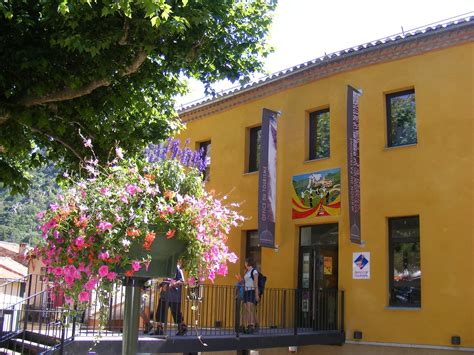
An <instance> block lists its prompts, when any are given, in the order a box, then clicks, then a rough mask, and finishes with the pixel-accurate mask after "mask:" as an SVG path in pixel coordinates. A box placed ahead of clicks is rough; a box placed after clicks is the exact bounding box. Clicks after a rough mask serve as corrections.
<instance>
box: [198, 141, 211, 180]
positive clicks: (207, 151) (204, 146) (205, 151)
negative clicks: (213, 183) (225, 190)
mask: <svg viewBox="0 0 474 355" xmlns="http://www.w3.org/2000/svg"><path fill="white" fill-rule="evenodd" d="M199 151H200V152H202V153H201V154H202V155H203V156H204V157H206V170H205V171H204V181H209V178H210V173H211V141H205V142H201V143H199Z"/></svg>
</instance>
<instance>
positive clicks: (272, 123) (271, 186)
mask: <svg viewBox="0 0 474 355" xmlns="http://www.w3.org/2000/svg"><path fill="white" fill-rule="evenodd" d="M277 117H278V113H277V112H274V111H271V110H268V109H263V115H262V133H261V134H262V136H261V140H260V169H259V180H258V237H259V244H260V246H262V247H268V248H274V247H275V218H276V156H277Z"/></svg>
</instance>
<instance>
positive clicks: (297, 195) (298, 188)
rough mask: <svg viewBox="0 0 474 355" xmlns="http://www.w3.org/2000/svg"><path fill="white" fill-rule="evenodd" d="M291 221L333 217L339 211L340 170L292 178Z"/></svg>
mask: <svg viewBox="0 0 474 355" xmlns="http://www.w3.org/2000/svg"><path fill="white" fill-rule="evenodd" d="M292 208H293V210H292V214H293V219H298V218H306V217H321V216H333V215H338V214H340V211H341V169H339V168H337V169H330V170H323V171H318V172H314V173H309V174H303V175H297V176H293V198H292Z"/></svg>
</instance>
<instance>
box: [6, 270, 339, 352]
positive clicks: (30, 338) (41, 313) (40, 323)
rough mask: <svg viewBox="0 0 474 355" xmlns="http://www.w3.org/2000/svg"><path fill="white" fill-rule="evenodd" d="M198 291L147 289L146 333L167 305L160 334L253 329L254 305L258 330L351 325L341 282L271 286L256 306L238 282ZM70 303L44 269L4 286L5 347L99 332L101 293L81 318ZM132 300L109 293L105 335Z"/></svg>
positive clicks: (47, 344) (37, 347) (45, 344)
mask: <svg viewBox="0 0 474 355" xmlns="http://www.w3.org/2000/svg"><path fill="white" fill-rule="evenodd" d="M195 296H197V297H189V289H187V288H186V287H185V286H183V288H182V292H181V297H180V300H181V302H176V303H172V302H170V301H166V300H165V298H166V297H164V296H163V294H161V295H160V289H159V288H158V287H157V286H156V285H152V286H151V287H148V288H144V289H142V304H141V310H140V312H141V317H140V324H139V327H140V331H141V332H143V333H144V331H145V330H147V329H145V326H146V324H148V320H151V323H152V324H153V325H154V330H155V333H156V329H157V328H158V324H159V323H158V321H159V320H160V319H159V318H160V314H159V313H160V309H161V318H163V319H161V321H162V327H163V328H162V333H161V332H160V334H155V335H158V336H160V335H162V336H176V335H178V336H196V335H197V336H199V335H200V336H203V337H204V338H203V339H205V337H206V336H232V337H235V336H236V337H240V336H247V332H246V331H245V330H246V329H245V327H244V323H245V317H248V316H249V313H248V312H255V313H254V317H255V331H254V332H252V334H258V335H263V336H265V335H275V334H291V335H298V334H307V333H312V332H327V331H343V330H344V291H340V290H337V289H321V290H317V291H316V292H315V293H313V292H312V291H311V290H308V289H303V290H301V289H280V288H267V289H265V292H264V294H263V295H262V297H261V300H260V302H259V303H258V305H257V306H256V307H254V308H252V309H250V308H249V307H248V306H247V305H245V304H244V303H243V300H242V299H241V295H240V293H239V292H238V289H237V288H236V287H234V286H220V285H201V286H200V287H199V292H198V295H195ZM160 298H161V300H160ZM160 303H161V306H160ZM63 306H64V297H63V295H62V294H61V292H60V291H59V290H55V289H54V288H52V287H51V285H50V284H49V283H48V282H46V281H45V280H44V279H43V278H42V277H41V276H39V275H29V276H28V277H26V278H24V279H20V280H16V281H12V282H9V283H5V284H2V285H0V353H2V352H3V353H6V354H8V353H9V352H8V351H12V352H11V353H12V354H13V352H19V353H25V352H27V351H26V350H28V349H29V350H31V349H34V351H36V352H45V351H46V350H45V349H50V350H47V351H51V349H56V350H58V349H60V348H61V347H62V346H63V345H64V343H65V342H68V341H72V340H73V339H74V336H94V335H96V334H97V333H98V331H99V321H98V319H99V311H100V309H101V308H102V307H103V306H104V305H102V304H100V302H99V300H98V298H97V297H96V295H95V294H93V296H92V299H91V301H90V304H89V306H88V308H87V309H86V310H85V311H84V312H82V313H80V314H79V315H78V316H76V317H73V318H72V317H66V316H65V314H66V313H65V311H64V307H63ZM124 306H125V288H124V287H123V286H122V285H121V284H120V283H117V284H116V286H115V288H114V291H113V292H112V294H111V296H110V298H109V300H108V307H109V319H108V324H107V325H106V328H105V331H104V332H103V333H102V336H109V335H117V336H119V335H121V334H122V331H123V318H124V308H125V307H124ZM160 307H161V308H160ZM178 314H179V315H178ZM180 322H182V323H184V324H185V325H186V327H185V328H184V329H185V330H186V331H183V327H182V326H181V327H180V325H179V324H178V323H180ZM143 333H142V334H143ZM177 333H179V334H177ZM143 335H144V334H143ZM143 335H142V336H143ZM29 350H28V351H29Z"/></svg>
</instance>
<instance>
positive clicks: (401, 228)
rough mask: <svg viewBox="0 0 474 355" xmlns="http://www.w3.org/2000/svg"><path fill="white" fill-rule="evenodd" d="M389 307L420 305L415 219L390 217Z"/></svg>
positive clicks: (418, 258)
mask: <svg viewBox="0 0 474 355" xmlns="http://www.w3.org/2000/svg"><path fill="white" fill-rule="evenodd" d="M388 228H389V268H390V270H389V278H390V279H389V283H390V306H395V307H420V306H421V266H420V222H419V218H418V216H414V217H401V218H390V219H389V221H388Z"/></svg>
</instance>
